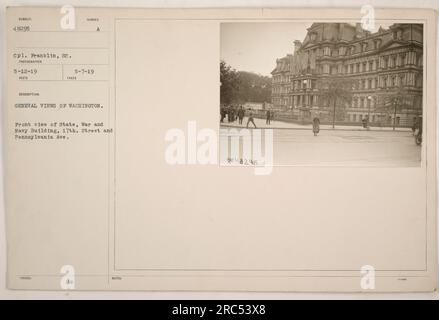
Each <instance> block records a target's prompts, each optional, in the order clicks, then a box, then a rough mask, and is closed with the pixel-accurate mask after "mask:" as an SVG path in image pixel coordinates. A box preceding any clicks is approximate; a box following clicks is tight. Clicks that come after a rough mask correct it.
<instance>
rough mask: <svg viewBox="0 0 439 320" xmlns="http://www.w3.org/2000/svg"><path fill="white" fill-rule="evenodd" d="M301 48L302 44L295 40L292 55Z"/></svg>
mask: <svg viewBox="0 0 439 320" xmlns="http://www.w3.org/2000/svg"><path fill="white" fill-rule="evenodd" d="M301 46H302V42H300V41H299V40H295V41H294V53H296V52H297V50H299V49H300V47H301Z"/></svg>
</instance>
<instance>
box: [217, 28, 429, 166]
mask: <svg viewBox="0 0 439 320" xmlns="http://www.w3.org/2000/svg"><path fill="white" fill-rule="evenodd" d="M423 59H424V57H423V25H422V24H419V23H418V24H407V23H398V22H397V21H395V22H389V21H386V23H379V21H376V23H375V25H374V29H373V30H370V28H369V30H367V29H366V28H365V27H364V26H363V25H362V23H359V22H356V23H349V22H340V23H332V22H331V23H328V22H314V23H313V22H309V23H305V22H238V23H235V22H231V23H222V24H221V61H220V80H221V84H220V110H219V113H220V114H219V121H220V128H221V129H225V130H222V131H221V132H222V134H223V135H226V136H227V135H228V136H233V135H236V132H239V130H241V129H244V128H245V129H249V130H250V131H251V130H254V129H262V131H264V130H267V129H272V130H273V162H274V165H329V166H331V165H337V166H340V165H341V166H343V165H348V166H378V167H379V166H397V167H406V166H407V167H412V166H420V164H421V150H422V127H423V65H424V63H423ZM232 129H238V131H237V130H232ZM229 131H230V132H231V133H230V134H229V133H228V132H229ZM222 141H223V143H224V141H227V140H224V139H223V140H222Z"/></svg>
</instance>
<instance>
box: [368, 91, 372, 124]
mask: <svg viewBox="0 0 439 320" xmlns="http://www.w3.org/2000/svg"><path fill="white" fill-rule="evenodd" d="M367 100H368V101H369V102H368V103H367V108H368V109H367V122H369V121H370V105H371V103H372V97H371V96H368V97H367Z"/></svg>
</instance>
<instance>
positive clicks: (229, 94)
mask: <svg viewBox="0 0 439 320" xmlns="http://www.w3.org/2000/svg"><path fill="white" fill-rule="evenodd" d="M220 81H221V89H220V102H221V104H231V103H245V102H270V101H271V78H270V77H266V76H262V75H259V74H256V73H253V72H247V71H237V70H235V69H233V68H232V67H231V66H229V65H228V64H227V63H226V62H225V61H220Z"/></svg>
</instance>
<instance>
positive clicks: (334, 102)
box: [318, 78, 353, 127]
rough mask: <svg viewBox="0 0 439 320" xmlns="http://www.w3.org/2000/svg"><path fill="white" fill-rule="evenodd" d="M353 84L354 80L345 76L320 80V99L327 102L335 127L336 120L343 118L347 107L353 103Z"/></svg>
mask: <svg viewBox="0 0 439 320" xmlns="http://www.w3.org/2000/svg"><path fill="white" fill-rule="evenodd" d="M352 86H353V84H352V81H350V80H348V79H344V78H332V79H324V80H319V82H318V88H319V91H320V92H321V95H320V99H321V101H323V102H326V106H327V108H328V110H329V113H330V114H331V116H332V126H333V127H334V126H335V120H343V118H344V115H345V109H346V107H347V106H348V105H350V104H351V103H352V89H353V88H352Z"/></svg>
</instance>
